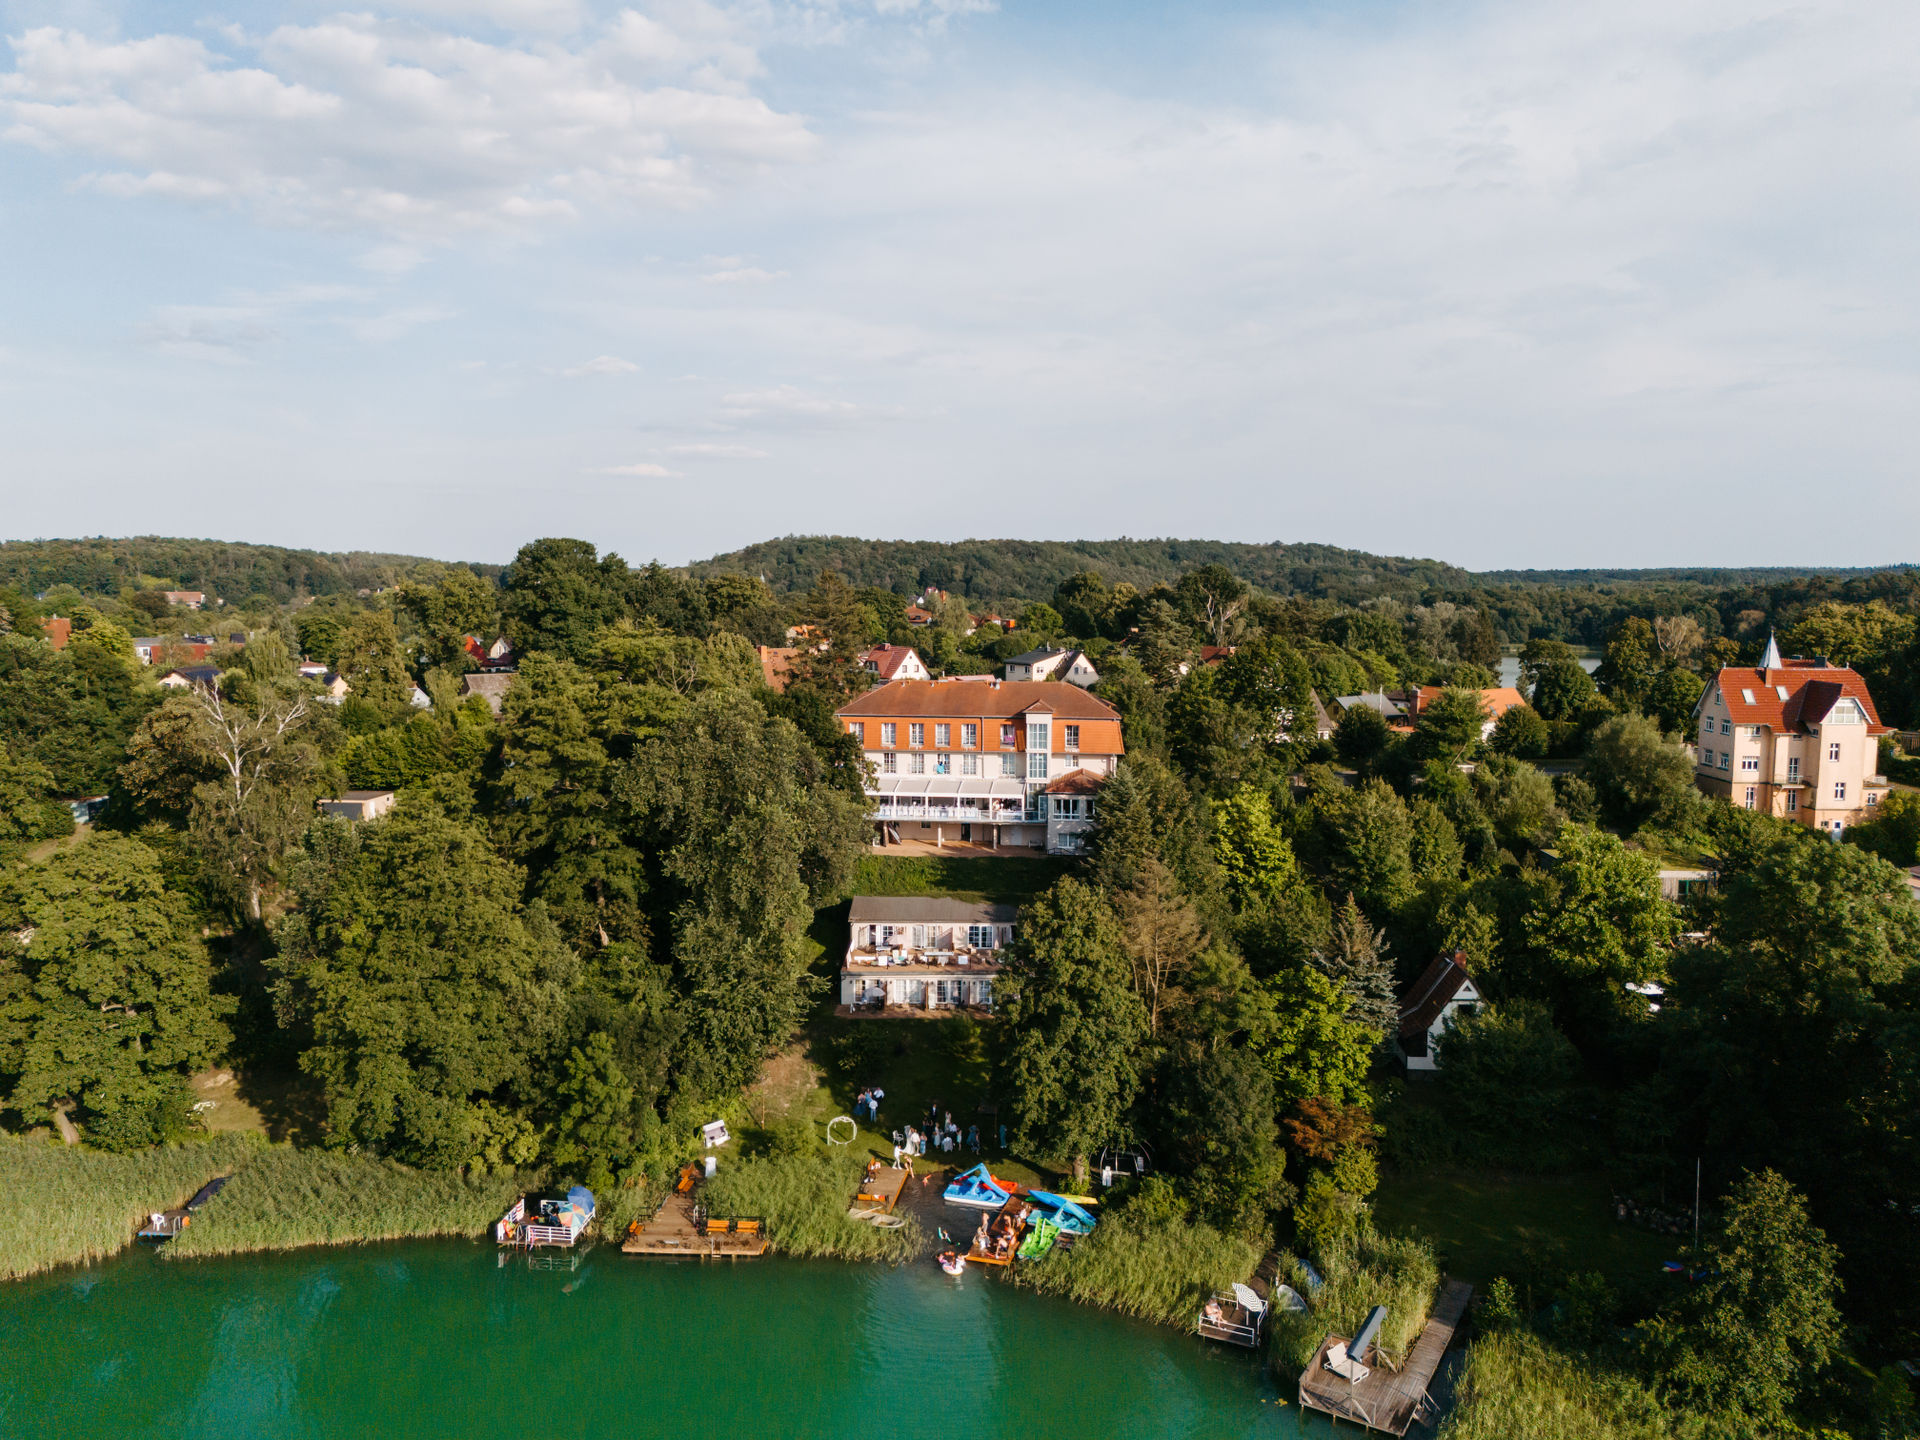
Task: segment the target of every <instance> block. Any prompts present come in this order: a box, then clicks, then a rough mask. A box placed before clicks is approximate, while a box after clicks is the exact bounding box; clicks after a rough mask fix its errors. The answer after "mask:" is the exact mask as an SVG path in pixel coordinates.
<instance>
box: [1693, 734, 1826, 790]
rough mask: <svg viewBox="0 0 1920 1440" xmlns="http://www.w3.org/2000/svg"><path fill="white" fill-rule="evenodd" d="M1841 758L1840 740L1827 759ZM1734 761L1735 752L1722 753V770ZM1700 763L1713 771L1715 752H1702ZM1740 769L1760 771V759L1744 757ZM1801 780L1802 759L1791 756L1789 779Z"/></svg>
mask: <svg viewBox="0 0 1920 1440" xmlns="http://www.w3.org/2000/svg"><path fill="white" fill-rule="evenodd" d="M1839 758H1840V742H1839V741H1838V740H1835V741H1834V742H1833V743H1832V744H1830V745H1828V746H1827V759H1829V760H1838V759H1839ZM1732 759H1733V752H1732V751H1731V750H1722V751H1721V752H1720V768H1721V769H1722V770H1724V769H1726V768H1727V764H1728V762H1729V761H1731V760H1732ZM1700 763H1701V765H1702V766H1704V767H1705V768H1706V769H1708V770H1711V769H1713V768H1714V767H1713V751H1712V750H1710V749H1704V750H1702V751H1701V752H1700ZM1740 768H1741V769H1742V770H1758V769H1759V768H1760V757H1759V756H1758V755H1747V756H1744V757H1742V759H1741V761H1740ZM1799 778H1800V757H1799V756H1798V755H1789V756H1788V757H1787V779H1788V781H1789V782H1791V781H1795V780H1798V779H1799Z"/></svg>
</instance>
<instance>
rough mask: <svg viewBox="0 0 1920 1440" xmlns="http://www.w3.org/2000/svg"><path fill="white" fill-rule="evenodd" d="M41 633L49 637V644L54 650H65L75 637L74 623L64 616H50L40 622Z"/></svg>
mask: <svg viewBox="0 0 1920 1440" xmlns="http://www.w3.org/2000/svg"><path fill="white" fill-rule="evenodd" d="M40 633H41V634H42V635H45V636H46V637H47V643H48V644H49V645H51V646H52V647H53V648H54V649H56V650H64V649H66V648H67V641H68V640H69V639H71V638H72V636H73V621H71V620H69V619H67V618H66V617H65V616H64V615H49V616H48V617H47V618H46V619H44V620H42V621H41V622H40Z"/></svg>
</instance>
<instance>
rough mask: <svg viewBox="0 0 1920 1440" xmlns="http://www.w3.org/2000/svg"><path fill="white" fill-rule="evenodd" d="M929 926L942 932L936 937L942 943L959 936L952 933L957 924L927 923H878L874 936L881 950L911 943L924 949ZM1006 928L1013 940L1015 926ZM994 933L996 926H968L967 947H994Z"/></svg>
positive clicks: (978, 948)
mask: <svg viewBox="0 0 1920 1440" xmlns="http://www.w3.org/2000/svg"><path fill="white" fill-rule="evenodd" d="M929 928H931V929H933V930H935V931H938V932H941V933H940V934H938V935H937V936H935V937H934V938H936V939H937V940H938V941H939V942H940V943H941V944H947V943H949V942H950V939H957V938H958V936H957V935H954V934H953V933H952V932H954V931H957V930H958V929H959V927H958V926H957V925H956V926H951V927H949V926H945V925H935V926H932V927H928V926H926V925H876V926H874V927H873V929H874V932H875V933H874V935H873V937H872V938H873V941H874V943H875V945H876V948H878V949H881V950H891V949H892V948H893V947H894V946H895V945H911V946H912V947H913V948H914V949H915V950H924V949H926V948H927V939H928V935H927V932H928V930H929ZM1004 928H1005V930H1006V932H1007V938H1008V939H1009V940H1011V939H1012V938H1013V927H1012V926H1011V925H1008V926H1005V927H1004ZM994 934H995V931H994V927H993V926H991V925H969V926H967V948H968V949H969V950H991V949H993V948H994V943H995V941H994Z"/></svg>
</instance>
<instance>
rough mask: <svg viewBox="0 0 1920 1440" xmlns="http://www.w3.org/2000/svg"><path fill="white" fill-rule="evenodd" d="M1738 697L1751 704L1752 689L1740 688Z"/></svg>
mask: <svg viewBox="0 0 1920 1440" xmlns="http://www.w3.org/2000/svg"><path fill="white" fill-rule="evenodd" d="M1740 698H1741V699H1742V700H1744V701H1746V702H1747V704H1749V705H1751V704H1753V691H1751V690H1746V689H1743V690H1741V692H1740Z"/></svg>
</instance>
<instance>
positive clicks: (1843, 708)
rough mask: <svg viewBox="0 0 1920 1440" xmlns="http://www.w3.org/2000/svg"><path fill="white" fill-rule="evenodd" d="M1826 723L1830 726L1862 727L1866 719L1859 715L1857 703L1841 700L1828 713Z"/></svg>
mask: <svg viewBox="0 0 1920 1440" xmlns="http://www.w3.org/2000/svg"><path fill="white" fill-rule="evenodd" d="M1827 723H1828V724H1830V725H1864V724H1866V723H1867V717H1866V716H1865V715H1864V714H1863V713H1861V710H1860V705H1859V702H1858V701H1855V700H1842V701H1841V702H1840V703H1839V704H1837V705H1835V706H1834V707H1833V709H1832V710H1831V711H1830V712H1829V713H1828V715H1827Z"/></svg>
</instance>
